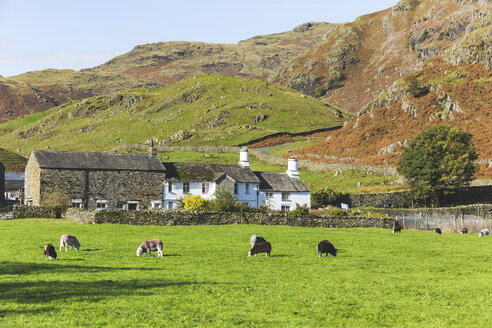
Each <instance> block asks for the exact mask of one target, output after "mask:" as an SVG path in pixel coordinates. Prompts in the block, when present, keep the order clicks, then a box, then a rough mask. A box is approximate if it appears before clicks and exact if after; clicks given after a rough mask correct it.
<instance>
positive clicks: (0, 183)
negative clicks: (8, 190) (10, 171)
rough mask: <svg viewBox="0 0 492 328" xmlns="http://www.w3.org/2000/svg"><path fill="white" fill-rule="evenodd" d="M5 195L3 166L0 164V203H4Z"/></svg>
mask: <svg viewBox="0 0 492 328" xmlns="http://www.w3.org/2000/svg"><path fill="white" fill-rule="evenodd" d="M4 195H5V166H3V164H2V162H0V202H3V201H4Z"/></svg>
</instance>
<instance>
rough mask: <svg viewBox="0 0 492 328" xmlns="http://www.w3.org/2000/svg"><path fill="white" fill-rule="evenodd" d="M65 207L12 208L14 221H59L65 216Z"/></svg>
mask: <svg viewBox="0 0 492 328" xmlns="http://www.w3.org/2000/svg"><path fill="white" fill-rule="evenodd" d="M66 211H67V206H27V205H16V206H14V219H32V218H43V219H59V218H61V217H63V216H65V212H66Z"/></svg>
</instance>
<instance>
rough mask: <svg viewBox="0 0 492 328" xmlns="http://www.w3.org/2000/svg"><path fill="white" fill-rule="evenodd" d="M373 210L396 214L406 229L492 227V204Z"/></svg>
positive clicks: (477, 229) (445, 230)
mask: <svg viewBox="0 0 492 328" xmlns="http://www.w3.org/2000/svg"><path fill="white" fill-rule="evenodd" d="M371 211H373V212H378V213H384V214H388V215H394V216H395V219H396V220H398V221H399V222H400V224H401V225H402V226H403V227H404V228H406V229H418V230H434V229H435V228H437V227H439V228H440V229H441V230H442V231H443V232H459V231H460V230H461V229H463V228H464V227H466V228H467V229H468V231H469V232H477V231H479V230H480V229H483V228H489V229H491V228H492V205H490V204H477V205H467V206H457V207H441V208H416V209H401V210H393V209H387V210H371Z"/></svg>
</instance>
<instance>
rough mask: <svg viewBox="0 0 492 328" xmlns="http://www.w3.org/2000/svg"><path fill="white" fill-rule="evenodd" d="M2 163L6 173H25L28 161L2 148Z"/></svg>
mask: <svg viewBox="0 0 492 328" xmlns="http://www.w3.org/2000/svg"><path fill="white" fill-rule="evenodd" d="M0 162H2V164H3V165H4V166H5V171H6V172H21V171H24V168H25V166H26V163H27V159H26V158H24V157H22V156H20V155H17V154H16V153H14V152H10V151H8V150H5V149H3V148H0Z"/></svg>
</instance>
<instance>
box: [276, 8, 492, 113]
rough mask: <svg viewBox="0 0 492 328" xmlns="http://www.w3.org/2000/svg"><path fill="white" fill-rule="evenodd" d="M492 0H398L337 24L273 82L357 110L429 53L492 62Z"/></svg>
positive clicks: (458, 62)
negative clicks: (388, 5) (370, 12)
mask: <svg viewBox="0 0 492 328" xmlns="http://www.w3.org/2000/svg"><path fill="white" fill-rule="evenodd" d="M490 8H491V6H490V1H489V0H479V1H477V0H439V1H437V0H402V1H400V2H399V3H398V4H397V5H396V6H394V7H393V8H390V9H387V10H384V11H380V12H377V13H373V14H370V15H365V16H362V17H359V18H358V19H357V20H356V21H355V22H352V23H347V24H343V25H339V26H336V27H335V29H334V31H333V33H331V34H330V35H328V36H327V38H326V39H325V40H323V41H322V42H320V43H318V44H317V45H315V46H314V47H312V48H311V49H309V50H308V51H307V52H306V53H304V54H303V55H301V56H299V57H297V58H295V59H294V60H292V61H291V62H290V63H289V64H287V65H283V66H282V67H281V68H280V70H279V71H278V73H277V74H276V76H274V77H273V78H272V79H271V80H272V81H274V82H276V83H280V84H283V85H286V86H288V87H290V88H293V89H296V90H299V91H302V92H304V93H306V94H310V95H315V94H317V95H318V96H320V95H323V94H325V93H326V94H325V96H324V100H326V101H327V102H329V103H331V104H334V105H336V106H339V107H342V108H344V109H346V110H348V111H351V112H354V113H357V112H359V111H360V110H361V109H363V108H364V107H365V106H367V105H368V104H369V103H370V102H371V101H372V100H373V99H374V97H375V96H377V95H378V94H379V93H380V92H381V91H383V90H385V89H386V88H388V87H390V86H391V85H392V84H393V83H394V82H395V81H396V80H398V79H401V78H404V77H408V76H411V75H414V74H416V73H417V72H419V71H420V70H421V69H422V67H423V66H424V64H425V63H426V62H427V61H428V60H430V59H433V58H441V59H443V60H445V61H447V62H449V63H452V64H455V65H461V64H472V63H482V64H483V66H484V67H485V68H486V69H490V68H491V67H492V47H491V45H492V26H491V10H490Z"/></svg>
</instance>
